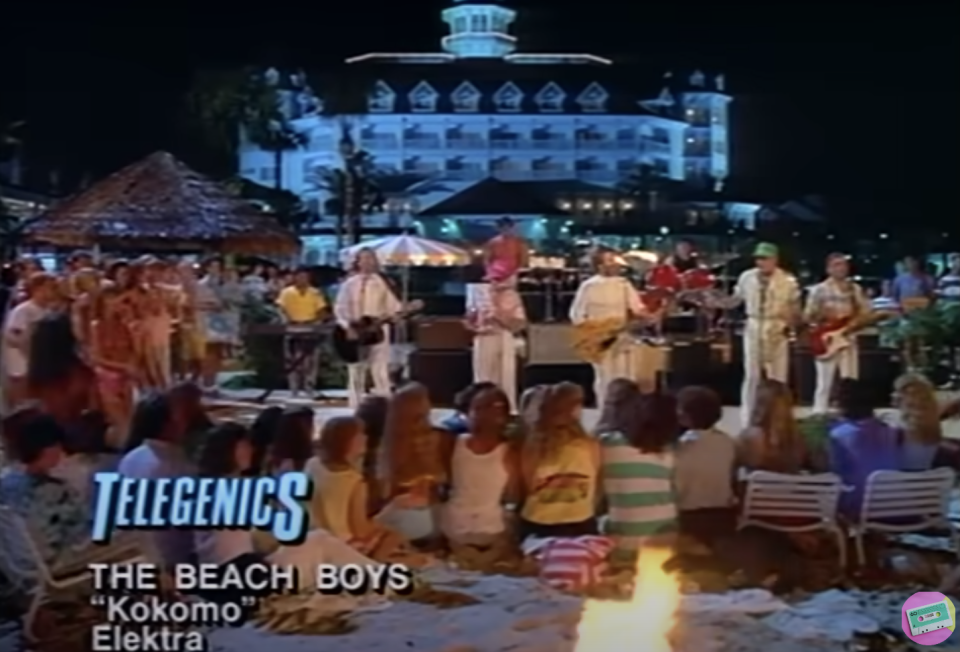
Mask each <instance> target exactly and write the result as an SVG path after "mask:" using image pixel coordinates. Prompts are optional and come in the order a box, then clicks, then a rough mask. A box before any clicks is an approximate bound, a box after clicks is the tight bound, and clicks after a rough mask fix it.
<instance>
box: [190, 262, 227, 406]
mask: <svg viewBox="0 0 960 652" xmlns="http://www.w3.org/2000/svg"><path fill="white" fill-rule="evenodd" d="M204 268H205V269H204V272H205V273H204V276H203V278H201V279H200V282H199V283H198V284H197V294H196V296H197V310H198V311H199V314H200V316H201V317H202V323H203V339H204V343H205V351H204V360H203V373H202V376H201V377H202V380H203V388H204V390H205V391H208V392H211V391H215V390H216V386H217V376H218V374H219V373H220V370H221V368H222V366H223V361H224V359H225V358H226V357H227V355H228V352H229V349H230V346H231V345H232V343H233V331H232V329H231V327H232V322H231V320H230V318H229V309H230V307H229V305H228V301H227V299H228V297H227V296H226V294H227V293H226V292H225V290H224V280H223V261H222V260H220V259H219V258H211V259H210V260H208V261H207V262H206V265H204Z"/></svg>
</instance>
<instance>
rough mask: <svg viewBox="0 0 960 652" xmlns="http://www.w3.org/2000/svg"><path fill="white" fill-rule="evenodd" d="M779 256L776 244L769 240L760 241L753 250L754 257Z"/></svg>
mask: <svg viewBox="0 0 960 652" xmlns="http://www.w3.org/2000/svg"><path fill="white" fill-rule="evenodd" d="M779 256H780V250H779V249H778V248H777V245H775V244H772V243H770V242H761V243H759V244H758V245H757V246H756V248H755V249H754V250H753V257H754V258H777V257H779Z"/></svg>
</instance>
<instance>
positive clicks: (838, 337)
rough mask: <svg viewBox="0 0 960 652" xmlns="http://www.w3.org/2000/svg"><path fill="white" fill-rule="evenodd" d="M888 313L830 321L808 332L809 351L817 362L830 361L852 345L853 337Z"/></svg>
mask: <svg viewBox="0 0 960 652" xmlns="http://www.w3.org/2000/svg"><path fill="white" fill-rule="evenodd" d="M889 316H890V313H888V312H886V311H876V312H872V313H868V314H867V315H864V316H861V317H854V316H850V317H841V318H838V319H830V320H827V321H825V322H823V323H821V324H818V325H817V326H814V327H813V328H811V329H810V330H809V331H808V335H809V338H810V351H811V352H812V353H813V357H815V358H816V359H817V360H830V359H831V358H833V357H834V356H836V355H837V354H838V353H840V352H841V351H843V350H845V349H848V348H850V347H851V346H852V345H853V337H854V336H855V335H856V334H857V333H858V332H859V331H861V330H863V329H864V328H869V327H870V326H873V325H874V324H876V323H878V322H881V321H883V320H884V319H886V318H888V317H889Z"/></svg>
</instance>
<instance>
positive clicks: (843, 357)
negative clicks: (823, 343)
mask: <svg viewBox="0 0 960 652" xmlns="http://www.w3.org/2000/svg"><path fill="white" fill-rule="evenodd" d="M870 311H871V306H870V302H869V300H868V299H867V296H866V294H865V293H864V291H863V288H862V287H860V285H858V284H857V283H855V282H854V281H852V280H850V262H849V261H848V260H847V257H846V255H844V254H840V253H834V254H830V255H829V256H827V278H826V279H825V280H824V281H823V282H821V283H818V284H816V285H814V286H813V287H812V288H811V289H810V293H809V294H808V295H807V304H806V306H805V308H804V311H803V320H804V323H806V324H807V325H808V326H810V327H811V328H813V329H818V328H819V329H820V330H821V331H822V330H823V329H828V330H832V328H831V326H832V325H836V326H837V328H842V327H843V326H842V324H843V323H844V322H850V321H851V320H856V319H859V318H861V317H863V316H864V315H866V314H868V313H869V312H870ZM859 359H860V352H859V348H858V347H857V344H856V339H855V337H853V336H852V335H851V346H849V347H847V348H845V349H842V350H840V351H837V353H836V354H835V355H833V356H830V357H829V358H826V359H821V358H814V365H815V366H816V370H817V387H816V391H815V392H814V395H813V412H814V414H823V413H826V412H827V411H828V410H829V409H830V397H831V395H832V392H833V384H834V382H836V378H837V375H838V374H839V376H840V378H853V379H858V378H859V377H860V362H859Z"/></svg>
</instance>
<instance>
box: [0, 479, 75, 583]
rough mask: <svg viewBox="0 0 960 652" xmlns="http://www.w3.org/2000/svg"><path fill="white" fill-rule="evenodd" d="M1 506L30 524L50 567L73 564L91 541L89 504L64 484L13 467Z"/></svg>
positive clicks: (2, 484)
mask: <svg viewBox="0 0 960 652" xmlns="http://www.w3.org/2000/svg"><path fill="white" fill-rule="evenodd" d="M0 504H3V505H4V506H5V507H10V508H11V509H13V511H14V512H16V513H17V514H19V515H20V517H21V518H22V519H24V521H26V523H27V527H28V528H29V529H30V531H31V532H32V533H33V534H34V535H35V542H36V544H37V547H38V548H39V549H40V554H41V555H42V556H43V559H44V561H45V562H46V563H47V565H48V566H57V565H59V564H62V563H65V562H70V561H72V559H71V557H73V556H74V555H75V551H76V550H77V549H79V548H82V547H84V546H85V545H86V544H87V543H88V542H89V541H90V532H91V521H92V519H91V516H92V514H91V512H90V511H89V509H88V505H89V503H88V502H86V501H84V500H83V499H82V498H81V496H80V494H79V493H77V492H76V491H75V490H74V489H73V488H72V487H71V486H70V485H69V484H68V483H66V482H64V481H63V480H59V479H57V478H53V477H51V476H48V475H35V474H33V473H28V472H27V471H26V470H25V469H23V468H19V467H12V468H10V469H8V470H7V471H6V472H5V473H4V474H3V476H2V477H0Z"/></svg>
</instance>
